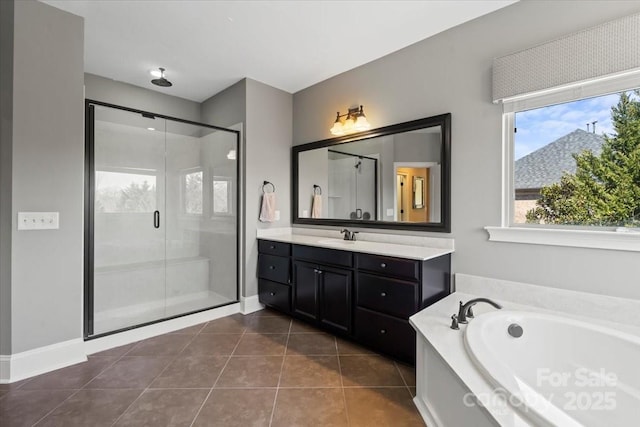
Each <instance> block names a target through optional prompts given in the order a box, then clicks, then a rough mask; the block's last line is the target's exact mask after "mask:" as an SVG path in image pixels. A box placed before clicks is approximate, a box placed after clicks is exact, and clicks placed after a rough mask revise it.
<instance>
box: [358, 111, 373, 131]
mask: <svg viewBox="0 0 640 427" xmlns="http://www.w3.org/2000/svg"><path fill="white" fill-rule="evenodd" d="M370 127H371V125H370V124H369V122H368V121H367V118H366V117H365V116H364V114H362V115H360V116H358V119H357V120H356V123H355V125H354V129H355V130H356V131H358V132H360V131H363V130H367V129H369V128H370Z"/></svg>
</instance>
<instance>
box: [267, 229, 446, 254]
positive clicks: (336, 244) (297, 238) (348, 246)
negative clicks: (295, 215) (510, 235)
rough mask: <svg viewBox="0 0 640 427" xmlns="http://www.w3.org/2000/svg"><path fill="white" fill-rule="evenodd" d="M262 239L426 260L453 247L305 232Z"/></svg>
mask: <svg viewBox="0 0 640 427" xmlns="http://www.w3.org/2000/svg"><path fill="white" fill-rule="evenodd" d="M258 239H262V240H273V241H276V242H286V243H293V244H295V245H306V246H316V247H320V248H328V249H336V250H341V251H350V252H362V253H367V254H375V255H384V256H390V257H397V258H407V259H416V260H421V261H426V260H429V259H432V258H437V257H440V256H442V255H446V254H450V253H452V252H453V249H447V248H430V247H425V246H413V245H401V244H397V243H386V242H385V243H383V242H371V241H366V240H358V241H348V240H342V239H339V238H330V237H326V236H308V235H304V234H289V233H287V234H275V235H269V236H262V237H260V236H259V237H258Z"/></svg>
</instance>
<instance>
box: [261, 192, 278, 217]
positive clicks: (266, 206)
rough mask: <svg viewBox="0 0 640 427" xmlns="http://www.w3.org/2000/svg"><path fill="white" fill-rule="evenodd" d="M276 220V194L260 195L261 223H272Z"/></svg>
mask: <svg viewBox="0 0 640 427" xmlns="http://www.w3.org/2000/svg"><path fill="white" fill-rule="evenodd" d="M275 219H276V193H264V194H263V195H262V208H261V209H260V221H261V222H273V221H275Z"/></svg>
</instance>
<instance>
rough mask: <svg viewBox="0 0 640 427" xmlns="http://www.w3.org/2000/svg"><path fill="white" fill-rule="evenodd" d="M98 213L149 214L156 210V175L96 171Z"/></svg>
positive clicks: (96, 205)
mask: <svg viewBox="0 0 640 427" xmlns="http://www.w3.org/2000/svg"><path fill="white" fill-rule="evenodd" d="M95 179H96V185H95V210H96V212H97V213H148V212H153V211H154V210H155V209H156V177H155V175H148V174H141V173H130V172H111V171H104V170H102V171H100V170H97V171H96V175H95Z"/></svg>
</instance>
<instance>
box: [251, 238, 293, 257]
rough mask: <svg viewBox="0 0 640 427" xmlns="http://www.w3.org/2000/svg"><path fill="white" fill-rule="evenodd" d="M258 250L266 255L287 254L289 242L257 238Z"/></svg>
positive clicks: (289, 251)
mask: <svg viewBox="0 0 640 427" xmlns="http://www.w3.org/2000/svg"><path fill="white" fill-rule="evenodd" d="M258 252H260V253H261V254H267V255H278V256H289V255H291V244H289V243H283V242H274V241H273V240H258Z"/></svg>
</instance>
